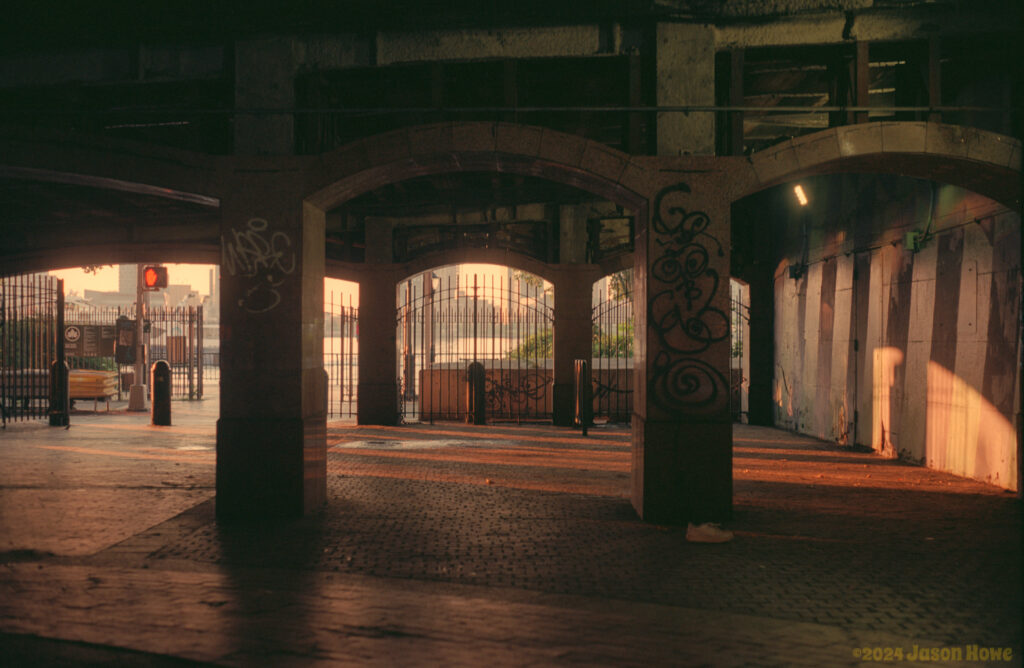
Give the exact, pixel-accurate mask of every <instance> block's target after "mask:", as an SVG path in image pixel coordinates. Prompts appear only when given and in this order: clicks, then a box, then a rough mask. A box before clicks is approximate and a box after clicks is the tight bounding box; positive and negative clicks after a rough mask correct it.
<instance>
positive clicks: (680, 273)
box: [649, 183, 729, 354]
mask: <svg viewBox="0 0 1024 668" xmlns="http://www.w3.org/2000/svg"><path fill="white" fill-rule="evenodd" d="M689 192H690V188H689V186H687V185H686V184H685V183H679V184H676V185H674V186H670V187H668V188H665V189H664V190H662V191H661V192H660V193H658V197H657V199H656V200H655V211H654V217H653V221H652V222H653V227H654V230H655V232H657V233H658V234H659V235H662V236H663V237H664V238H656V242H657V243H658V245H659V246H661V249H662V250H661V256H660V257H658V258H657V259H656V260H655V261H654V263H653V264H652V266H651V276H652V278H654V279H655V280H657V281H659V282H661V283H664V284H666V288H665V289H664V290H661V291H658V292H655V293H653V295H652V296H651V299H650V302H649V315H650V326H651V327H652V328H653V329H654V330H655V331H656V332H657V333H658V336H659V337H660V338H661V341H662V343H663V344H664V345H665V347H667V348H670V349H672V350H675V351H677V352H681V353H689V354H692V353H699V352H702V351H704V350H707V348H708V346H709V345H710V344H712V343H716V342H718V341H724V340H725V339H727V338H728V337H729V318H728V317H727V316H726V314H725V313H723V312H722V311H721V310H720V309H717V308H715V307H713V306H711V300H712V299H713V298H714V296H715V295H716V294H717V292H718V288H719V275H718V272H717V271H716V270H715V269H714V268H712V267H711V257H710V253H709V252H708V248H707V246H705V242H710V243H713V244H714V245H715V246H717V251H718V256H719V257H721V256H723V255H724V254H725V253H724V251H723V250H722V245H721V244H720V243H719V242H718V240H717V239H716V238H715V237H714V236H712V235H711V234H709V233H708V232H707V228H708V225H709V224H710V219H709V218H708V215H707V214H706V213H704V212H703V211H687V210H686V209H684V208H683V207H682V206H680V205H679V204H678V203H677V199H678V196H679V195H680V194H682V195H684V196H685V195H686V194H688V193H689Z"/></svg>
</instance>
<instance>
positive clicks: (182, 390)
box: [64, 304, 210, 399]
mask: <svg viewBox="0 0 1024 668" xmlns="http://www.w3.org/2000/svg"><path fill="white" fill-rule="evenodd" d="M144 312H145V315H144V322H145V326H144V328H143V330H144V334H143V343H144V344H145V346H144V349H145V352H146V359H145V360H143V368H144V369H146V373H145V375H146V377H145V378H143V379H142V381H143V383H142V384H143V385H148V384H149V378H148V376H149V371H148V370H149V368H150V365H151V364H152V363H153V362H155V361H157V360H164V361H166V362H167V363H168V364H169V365H170V368H171V392H172V394H171V396H172V398H174V399H202V398H203V392H204V380H206V378H205V376H206V374H204V368H205V367H206V366H207V365H208V364H209V361H210V360H209V357H208V356H207V355H206V354H204V350H203V336H202V331H203V307H202V306H178V307H163V306H161V307H148V308H146V309H145V311H144ZM122 316H123V317H126V318H128V319H130V320H134V319H135V307H134V305H132V306H129V307H127V308H122V307H88V306H84V307H83V306H80V305H76V306H72V305H70V304H69V305H68V306H67V308H66V309H65V315H64V318H65V321H66V322H67V324H68V325H77V326H78V327H79V328H80V330H81V331H82V332H83V334H86V335H87V334H88V333H89V329H88V328H89V327H90V326H91V327H95V328H99V331H100V336H99V337H97V340H96V341H94V342H93V343H94V344H95V345H93V346H89V345H88V341H87V336H83V339H82V341H81V342H80V343H84V344H86V345H79V346H78V349H72V350H69V351H68V356H67V362H68V366H69V367H70V368H72V369H98V370H105V371H117V372H118V375H119V382H118V384H117V391H118V398H119V399H120V398H121V394H122V392H127V390H128V387H129V386H130V385H131V384H132V383H133V382H134V381H133V377H134V374H135V365H134V364H118V363H117V361H116V360H115V357H114V346H113V340H109V341H108V340H107V339H106V334H105V332H106V330H110V331H111V332H112V331H113V329H114V327H115V323H116V322H117V319H118V318H120V317H122ZM111 336H113V335H112V334H111Z"/></svg>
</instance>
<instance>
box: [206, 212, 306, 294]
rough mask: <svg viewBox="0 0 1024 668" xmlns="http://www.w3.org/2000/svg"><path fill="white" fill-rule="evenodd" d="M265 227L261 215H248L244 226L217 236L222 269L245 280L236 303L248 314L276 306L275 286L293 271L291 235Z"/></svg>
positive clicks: (276, 287)
mask: <svg viewBox="0 0 1024 668" xmlns="http://www.w3.org/2000/svg"><path fill="white" fill-rule="evenodd" d="M268 227H269V225H268V224H267V221H266V220H264V219H263V218H252V219H250V220H249V221H248V222H247V223H246V224H245V227H244V228H242V229H240V230H239V229H235V230H232V231H231V233H230V235H228V236H225V237H223V238H222V239H221V248H222V251H223V256H224V257H223V263H222V264H223V267H224V269H225V271H227V272H228V273H229V274H231V275H232V276H241V277H242V278H245V279H248V285H247V286H246V287H244V288H243V293H242V298H241V299H239V300H238V306H239V308H242V309H245V310H246V311H248V312H249V313H266V312H267V311H270V310H273V309H274V308H275V307H277V305H278V304H280V303H281V293H280V292H279V291H278V288H279V287H280V286H281V285H282V284H283V283H284V281H285V279H286V278H287V277H288V276H290V275H291V274H292V273H294V272H295V251H294V249H293V248H292V240H291V237H289V236H288V234H287V233H286V232H283V231H281V230H276V231H274V232H271V231H269V230H268V229H267V228H268Z"/></svg>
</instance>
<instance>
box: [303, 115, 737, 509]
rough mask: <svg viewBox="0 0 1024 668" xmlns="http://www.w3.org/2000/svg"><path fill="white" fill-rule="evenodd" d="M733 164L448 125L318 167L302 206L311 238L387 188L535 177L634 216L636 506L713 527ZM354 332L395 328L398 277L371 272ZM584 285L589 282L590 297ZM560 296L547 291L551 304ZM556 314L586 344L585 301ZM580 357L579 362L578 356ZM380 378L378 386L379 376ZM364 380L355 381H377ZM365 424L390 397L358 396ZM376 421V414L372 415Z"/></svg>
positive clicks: (383, 351) (725, 482) (395, 135)
mask: <svg viewBox="0 0 1024 668" xmlns="http://www.w3.org/2000/svg"><path fill="white" fill-rule="evenodd" d="M731 165H732V163H731V162H729V161H727V160H726V161H721V162H709V161H708V160H707V159H700V158H698V159H691V158H687V157H679V158H665V159H662V158H648V157H635V156H629V155H626V154H623V153H620V152H618V151H616V150H614V149H611V148H609V147H607V146H605V145H602V144H598V143H596V142H592V141H588V140H585V139H582V138H579V137H576V136H571V135H565V134H562V133H559V132H555V131H552V130H548V129H544V128H535V127H525V126H519V125H513V124H506V123H461V124H460V123H446V124H438V125H431V126H425V127H416V128H407V129H402V130H398V131H395V132H391V133H388V134H385V135H381V136H378V137H371V138H368V139H365V140H362V141H359V142H357V143H355V144H352V145H350V146H347V147H344V148H342V149H339V150H338V151H335V152H333V153H331V154H327V155H325V156H322V157H321V158H320V159H319V161H318V173H319V182H320V184H321V185H320V187H319V188H317V189H315V190H314V191H313V192H311V194H309V195H308V196H307V197H306V198H305V199H304V203H303V217H304V220H305V221H306V222H305V224H306V225H307V226H308V227H310V229H323V225H324V221H325V217H326V212H327V211H328V210H330V209H331V208H332V207H336V206H338V205H340V204H341V203H343V202H345V201H347V200H349V199H351V198H354V197H356V196H358V195H360V194H362V193H364V192H367V191H369V190H372V189H374V188H377V187H380V186H382V185H384V184H388V183H396V182H400V181H402V180H405V179H411V178H414V177H417V176H423V175H427V174H438V173H445V172H452V173H458V172H469V171H477V172H480V171H483V172H488V171H490V172H503V173H516V174H522V175H529V176H535V177H539V178H542V179H548V180H551V181H555V182H558V183H562V184H565V185H570V186H574V187H576V188H579V189H581V190H585V191H588V192H590V193H593V194H596V195H599V196H600V197H602V198H604V199H607V200H610V201H612V202H614V203H616V204H619V205H621V206H623V207H624V208H628V209H630V210H632V211H633V212H634V213H635V215H636V250H635V253H634V266H635V268H636V270H637V275H638V276H640V277H641V280H639V284H638V285H637V289H636V291H635V295H636V299H637V303H638V304H642V305H643V306H642V307H640V308H638V315H639V314H642V315H640V317H638V324H637V332H638V334H637V351H638V359H640V360H643V362H642V363H638V365H637V366H638V368H637V371H636V374H637V382H636V384H635V386H636V387H637V399H636V402H635V404H634V405H635V414H634V436H633V466H632V470H633V504H634V507H635V508H636V509H637V511H638V512H639V513H640V514H641V516H642V517H644V518H645V519H648V520H651V521H658V522H665V523H680V522H686V521H687V520H699V521H708V520H721V519H725V518H726V517H728V515H729V514H730V513H731V497H732V472H731V443H732V441H731V423H730V421H729V414H728V393H727V381H726V380H725V378H726V374H727V365H728V345H729V344H728V323H727V319H726V317H725V315H724V313H725V312H726V311H727V310H728V297H729V296H728V280H727V276H728V243H727V241H726V240H727V239H728V225H729V219H728V216H729V214H728V204H727V197H726V193H727V192H728V187H727V185H726V184H727V183H728V178H729V176H730V171H731V170H730V169H727V168H726V167H728V166H731ZM361 273H362V276H363V280H361V284H362V285H365V286H368V289H369V290H371V291H372V293H368V294H367V296H366V297H363V298H361V308H360V320H361V327H363V328H364V330H366V331H387V330H389V329H391V328H393V327H394V309H393V294H394V285H395V281H396V280H397V278H398V276H397V273H398V272H397V271H396V269H395V268H394V267H392V266H387V265H377V266H375V265H371V264H367V265H365V266H363V267H361ZM590 283H591V281H589V280H588V281H587V282H586V284H587V285H588V286H589V285H590ZM557 294H559V291H558V289H557V287H556V295H557ZM578 301H579V302H580V303H579V304H566V305H564V306H563V308H559V307H558V306H556V312H559V311H561V312H562V313H563V314H565V313H569V314H570V315H569V316H568V317H569V318H571V319H575V320H578V326H579V327H585V328H586V329H587V330H588V331H589V327H590V324H591V313H590V294H589V291H588V292H587V295H586V299H585V300H583V299H581V300H578ZM588 354H589V353H588ZM364 356H365V363H366V364H367V370H368V371H369V370H371V369H391V368H394V366H395V346H394V345H392V344H391V343H390V342H386V341H385V342H383V343H382V344H381V345H379V346H373V345H370V346H365V347H361V349H360V357H361V364H362V363H364ZM377 376H379V374H377ZM373 377H374V374H372V373H365V374H364V373H361V374H360V378H373ZM359 393H360V401H361V402H364V401H365V405H366V408H367V410H366V411H365V412H364V411H363V410H362V407H361V413H362V414H363V417H364V418H365V419H366V420H367V421H370V422H375V423H376V422H380V423H390V422H392V421H394V408H393V406H394V403H395V402H394V396H395V394H396V392H395V388H394V383H393V381H391V380H390V379H384V380H383V382H377V383H369V382H368V383H366V384H361V385H360V388H359ZM371 407H376V408H371Z"/></svg>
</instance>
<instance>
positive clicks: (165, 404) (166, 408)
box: [149, 360, 171, 427]
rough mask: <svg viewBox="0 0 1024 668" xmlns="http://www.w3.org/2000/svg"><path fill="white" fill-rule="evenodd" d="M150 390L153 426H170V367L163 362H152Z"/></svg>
mask: <svg viewBox="0 0 1024 668" xmlns="http://www.w3.org/2000/svg"><path fill="white" fill-rule="evenodd" d="M149 379H150V385H149V386H150V388H152V392H153V424H155V425H162V426H165V427H166V426H169V425H170V424H171V365H170V364H168V363H167V362H165V361H164V360H159V361H157V362H153V366H152V367H151V368H150V376H149Z"/></svg>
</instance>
